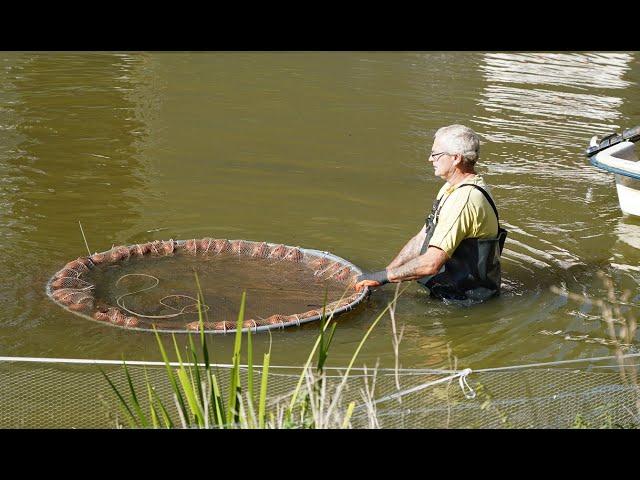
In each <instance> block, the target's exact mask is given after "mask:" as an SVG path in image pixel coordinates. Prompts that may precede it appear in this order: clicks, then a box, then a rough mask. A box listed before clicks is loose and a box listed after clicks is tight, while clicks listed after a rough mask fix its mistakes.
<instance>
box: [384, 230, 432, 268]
mask: <svg viewBox="0 0 640 480" xmlns="http://www.w3.org/2000/svg"><path fill="white" fill-rule="evenodd" d="M425 237H426V227H422V230H420V231H419V232H418V234H417V235H416V236H415V237H413V238H412V239H411V240H409V241H408V242H407V244H406V245H405V246H404V247H402V250H400V253H398V255H396V258H394V259H393V260H391V263H389V265H387V270H389V269H391V268H396V267H399V266H400V265H403V264H405V263H407V262H408V261H409V260H413V259H414V258H416V257H417V256H418V255H420V249H421V248H422V244H423V243H424V239H425Z"/></svg>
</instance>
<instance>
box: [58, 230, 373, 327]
mask: <svg viewBox="0 0 640 480" xmlns="http://www.w3.org/2000/svg"><path fill="white" fill-rule="evenodd" d="M205 238H209V237H205ZM205 238H203V239H193V240H173V239H170V240H154V241H151V242H147V243H144V244H132V245H118V246H113V247H112V248H110V249H109V250H105V251H102V252H96V253H94V254H92V255H90V256H83V257H78V258H77V259H76V260H72V261H70V262H68V263H67V264H66V265H65V266H64V267H63V268H62V269H60V270H59V271H57V272H56V273H54V274H53V276H52V277H51V278H50V279H49V281H48V282H47V284H46V288H45V291H46V294H47V296H48V297H49V298H50V299H51V301H53V302H54V303H55V304H57V305H59V306H60V307H62V308H63V309H65V310H66V311H68V312H70V313H73V314H74V315H77V316H80V317H82V318H84V319H88V320H91V321H93V322H97V323H100V324H102V325H108V326H111V327H115V328H120V329H124V330H134V331H139V332H152V331H154V329H153V326H154V324H153V323H152V325H151V326H149V327H148V328H140V327H137V326H135V325H121V324H116V323H113V322H112V321H108V320H99V319H96V318H94V316H93V315H89V314H87V313H85V312H84V311H82V310H80V311H77V310H75V309H73V308H70V306H69V304H66V303H64V302H63V301H60V300H59V299H56V298H55V297H54V294H55V293H56V292H60V291H62V290H73V291H71V292H69V296H70V295H73V294H78V293H81V292H83V291H86V290H87V289H90V288H91V287H87V288H76V289H74V288H64V287H63V288H60V287H56V286H55V285H54V282H56V281H57V280H60V279H61V278H73V279H78V280H80V281H82V279H81V278H80V277H81V275H82V273H83V271H89V270H90V269H92V268H94V267H95V263H94V262H93V261H92V258H100V256H104V257H107V258H109V256H110V255H111V254H113V252H117V251H118V250H120V251H124V250H123V249H125V248H126V249H127V250H128V251H129V252H131V251H132V250H133V249H135V248H136V247H141V245H142V246H145V245H151V244H154V245H156V246H160V247H162V246H165V245H166V246H171V247H170V248H171V251H170V252H169V253H164V254H162V253H161V254H158V255H156V256H168V255H171V254H173V252H174V251H175V250H176V249H181V250H182V249H185V247H186V245H187V244H188V242H191V241H193V242H201V241H202V240H204V239H205ZM213 240H216V241H218V240H220V241H225V240H226V239H213ZM226 241H227V242H229V243H230V244H231V245H234V244H237V243H238V242H246V243H248V244H256V245H258V244H264V245H266V246H267V247H268V248H269V249H270V251H273V249H275V248H277V247H284V248H286V249H287V251H291V250H293V249H297V250H299V251H300V252H301V253H302V254H303V257H306V256H307V255H308V256H311V257H316V258H319V259H327V260H329V261H332V262H335V263H337V264H340V265H341V268H344V267H348V268H349V271H350V273H351V274H352V275H353V274H355V275H361V274H362V273H363V272H362V270H361V269H360V268H359V267H357V266H356V265H354V264H353V263H351V262H349V261H348V260H346V259H344V258H342V257H339V256H338V255H335V254H333V253H331V252H328V251H324V250H316V249H313V248H304V247H299V246H296V247H294V246H291V245H286V244H282V243H272V242H258V241H255V240H244V239H236V240H226ZM143 255H146V254H143ZM129 256H130V255H129ZM129 256H128V257H127V259H128V258H129ZM122 260H123V259H120V260H116V261H111V262H112V263H116V262H120V261H122ZM101 263H102V262H101ZM78 264H82V265H84V267H81V266H80V265H78ZM83 268H86V270H83ZM76 269H77V270H80V272H77V271H76ZM69 271H72V272H75V273H76V275H75V276H74V275H71V277H68V276H66V277H65V275H67V274H68V272H69ZM86 283H88V282H86ZM368 293H369V288H368V287H365V288H364V289H363V290H362V291H360V292H356V293H354V294H352V295H349V296H345V297H344V298H343V299H342V300H341V301H338V300H336V301H334V302H330V303H329V304H327V305H326V307H325V317H327V318H328V317H330V316H336V315H339V314H341V313H344V312H346V311H348V310H351V309H353V308H354V307H355V306H356V305H358V304H359V303H360V302H361V301H362V300H364V299H365V297H366V296H367V295H368ZM85 295H86V294H85ZM87 296H88V295H87ZM346 299H350V301H349V302H348V303H346V304H343V305H341V306H340V305H338V306H337V308H333V307H331V305H332V303H343V302H345V300H346ZM75 305H78V304H75ZM72 306H73V304H72ZM109 307H110V308H113V309H117V306H113V305H110V306H109ZM238 307H239V305H238ZM84 310H86V309H84ZM90 310H91V313H93V312H96V311H97V310H96V309H95V308H93V307H91V308H90ZM316 310H319V312H320V313H319V314H317V315H312V316H309V317H306V318H299V316H298V314H291V315H287V317H296V319H295V320H290V321H283V322H279V323H273V324H266V325H258V324H256V323H255V321H254V326H250V327H243V328H242V329H241V332H243V333H245V332H248V331H249V330H251V332H262V331H266V330H275V329H284V328H286V327H292V326H300V325H301V324H303V323H309V322H314V321H317V320H320V318H321V317H322V309H316ZM94 314H95V313H94ZM123 317H124V315H123ZM126 318H135V317H126ZM244 321H245V322H246V321H247V320H246V319H244ZM190 323H193V322H190ZM216 323H219V322H216ZM223 323H225V324H226V322H224V321H223ZM233 325H234V327H233V328H223V329H213V328H207V327H206V326H205V328H204V332H205V333H210V334H227V333H236V331H237V328H235V325H236V322H235V321H234V322H233ZM156 331H157V332H159V333H197V332H199V331H200V328H199V327H198V328H197V329H189V328H186V326H184V325H183V328H180V329H178V328H157V327H156Z"/></svg>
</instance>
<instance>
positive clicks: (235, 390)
mask: <svg viewBox="0 0 640 480" xmlns="http://www.w3.org/2000/svg"><path fill="white" fill-rule="evenodd" d="M246 298H247V292H246V290H245V291H243V292H242V299H241V300H240V311H239V312H238V320H237V322H236V338H235V343H234V346H233V367H232V368H231V382H230V385H229V399H228V402H229V403H228V405H227V423H232V421H233V423H236V422H237V420H238V409H237V408H236V404H237V402H238V396H239V394H240V350H241V348H242V322H243V321H244V309H245V303H246Z"/></svg>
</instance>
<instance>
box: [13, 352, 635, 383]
mask: <svg viewBox="0 0 640 480" xmlns="http://www.w3.org/2000/svg"><path fill="white" fill-rule="evenodd" d="M635 357H640V353H631V354H627V355H623V356H622V358H623V359H624V358H635ZM616 359H618V357H616V356H607V357H592V358H581V359H577V360H558V361H555V362H541V363H528V364H523V365H512V366H507V367H495V368H479V369H474V370H473V372H474V373H483V372H496V371H504V370H517V369H523V368H531V367H542V366H546V365H566V364H570V363H582V362H588V361H599V360H616ZM0 362H30V363H74V364H101V365H122V363H123V361H122V360H97V359H87V358H43V357H6V356H0ZM125 362H126V364H127V365H149V366H154V365H161V366H163V365H165V363H164V362H152V361H140V360H131V361H129V360H125ZM182 364H183V365H189V366H195V365H196V364H195V363H186V362H183V363H182ZM169 365H171V366H179V365H180V363H178V362H169ZM197 365H199V366H205V364H204V363H198V364H197ZM210 365H211V366H216V367H229V368H232V367H233V365H232V364H228V363H215V364H213V363H211V364H210ZM622 366H630V365H622ZM240 367H241V368H248V365H240ZM592 367H593V368H596V367H597V368H604V367H603V366H598V365H593V366H592ZM616 367H619V365H616V366H611V367H608V368H616ZM269 368H278V369H290V370H300V369H302V367H301V366H294V365H270V366H269ZM323 370H334V371H336V372H338V373H339V372H340V371H345V370H346V368H345V367H324V368H323ZM351 370H352V371H353V370H356V371H367V370H368V371H371V368H368V369H367V368H366V367H364V368H359V367H353V368H351ZM466 370H469V369H465V370H438V369H420V368H399V369H397V371H399V372H403V373H406V374H412V375H421V374H431V375H445V374H447V375H453V376H459V375H461V374H462V373H463V372H465V371H466ZM377 371H378V372H395V371H396V369H395V368H378V369H377ZM364 376H366V375H364ZM447 378H449V377H447Z"/></svg>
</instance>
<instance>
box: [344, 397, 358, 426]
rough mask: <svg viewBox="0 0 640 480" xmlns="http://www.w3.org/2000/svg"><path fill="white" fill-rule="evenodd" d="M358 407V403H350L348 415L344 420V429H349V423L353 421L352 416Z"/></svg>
mask: <svg viewBox="0 0 640 480" xmlns="http://www.w3.org/2000/svg"><path fill="white" fill-rule="evenodd" d="M355 406H356V402H351V403H349V407H347V413H346V414H345V416H344V420H343V421H342V428H347V427H348V426H349V421H350V420H351V415H353V409H354V408H355Z"/></svg>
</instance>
